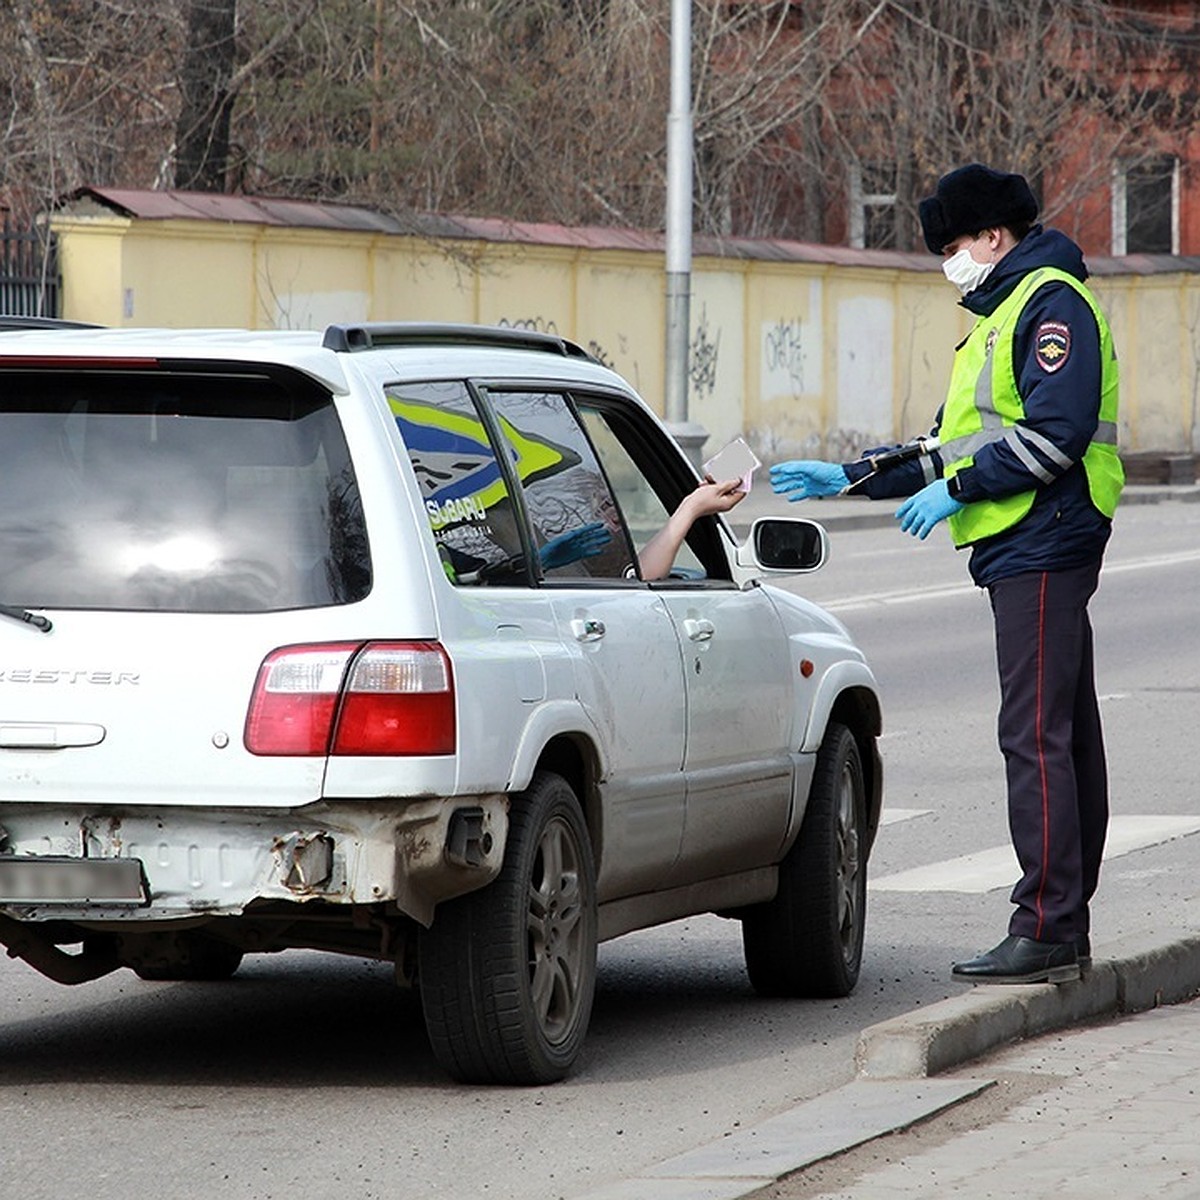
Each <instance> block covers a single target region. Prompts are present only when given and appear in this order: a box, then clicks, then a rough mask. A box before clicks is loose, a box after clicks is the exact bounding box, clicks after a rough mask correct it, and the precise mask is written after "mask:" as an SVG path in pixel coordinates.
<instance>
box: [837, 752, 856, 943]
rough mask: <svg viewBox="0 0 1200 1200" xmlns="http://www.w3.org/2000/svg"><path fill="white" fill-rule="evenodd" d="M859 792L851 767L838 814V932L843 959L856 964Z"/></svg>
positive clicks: (846, 770)
mask: <svg viewBox="0 0 1200 1200" xmlns="http://www.w3.org/2000/svg"><path fill="white" fill-rule="evenodd" d="M857 799H858V789H857V787H856V786H855V777H854V772H853V771H852V770H851V769H850V765H849V764H846V766H845V767H844V768H843V770H842V777H841V780H840V781H839V786H838V813H837V885H838V931H839V934H840V937H841V943H842V956H843V958H844V959H845V961H846V962H847V963H853V962H854V960H855V958H856V957H857V955H858V943H859V935H860V925H861V921H860V910H861V907H862V898H861V894H860V887H859V883H860V874H861V871H862V859H861V855H860V852H859V829H858V804H857Z"/></svg>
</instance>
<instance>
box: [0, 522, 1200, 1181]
mask: <svg viewBox="0 0 1200 1200" xmlns="http://www.w3.org/2000/svg"><path fill="white" fill-rule="evenodd" d="M792 586H794V587H795V588H796V590H798V591H800V592H802V593H803V594H806V595H808V596H810V597H812V598H813V599H815V600H817V601H819V602H821V603H824V604H828V605H829V606H830V607H831V608H833V609H834V611H836V612H837V613H838V615H839V616H840V617H841V618H842V619H843V620H844V621H845V622H846V623H847V624H848V625H849V626H850V628H851V629H852V631H853V632H854V633H855V635H856V637H857V638H858V639H859V641H860V643H861V644H862V645H863V646H864V648H865V649H866V651H867V653H868V654H869V656H870V657H871V660H872V663H873V666H874V668H875V671H876V674H877V676H878V678H879V680H880V684H881V688H882V691H883V697H884V703H885V726H886V733H885V740H884V742H883V744H882V750H883V754H884V760H885V768H886V771H887V791H886V801H885V803H886V806H887V808H888V809H889V810H892V812H893V813H895V814H896V815H897V816H898V817H899V819H897V820H895V821H894V822H893V823H890V824H888V825H887V826H886V827H885V828H884V829H883V830H882V831H881V834H880V838H879V842H878V845H877V851H876V855H875V858H874V860H873V862H872V877H873V878H875V879H877V880H885V879H887V878H889V877H893V876H895V875H896V874H897V873H898V872H901V871H908V870H912V869H916V868H924V867H928V866H930V865H932V864H937V863H943V862H945V861H947V860H951V859H954V858H956V857H957V856H961V855H967V854H972V853H976V852H979V851H983V850H986V849H990V848H994V847H1001V846H1003V845H1005V844H1006V843H1007V830H1006V826H1005V819H1004V813H1003V788H1002V778H1001V764H1000V759H999V754H998V752H997V750H996V748H995V741H994V723H995V710H996V702H997V692H996V685H995V681H994V678H993V664H992V657H991V656H992V649H991V640H990V639H991V627H990V620H989V616H988V612H987V601H986V598H985V597H983V596H982V595H981V594H979V593H978V592H976V591H975V590H974V589H973V588H971V587H970V586H969V584H968V583H967V582H966V571H965V561H964V559H963V558H962V557H961V556H959V555H956V554H955V553H954V552H953V551H952V550H951V549H950V548H949V546H948V543H947V541H946V539H945V536H944V534H943V533H941V531H939V532H938V533H936V534H935V535H934V537H933V538H931V539H930V541H929V542H928V543H925V544H916V543H912V542H910V540H909V539H907V538H905V537H903V535H901V534H899V533H898V532H896V531H895V530H892V529H874V530H862V531H853V532H835V533H834V535H833V556H832V559H831V561H830V563H829V564H828V565H827V566H826V567H825V568H824V569H823V570H822V571H821V572H820V573H818V574H817V575H814V576H811V577H806V578H804V579H801V580H798V581H796V582H795V583H794V585H792ZM1197 595H1200V505H1189V504H1179V503H1168V504H1161V505H1154V506H1143V507H1135V506H1130V507H1128V508H1126V509H1123V510H1122V512H1121V514H1120V519H1119V522H1118V529H1117V533H1116V535H1115V537H1114V542H1113V546H1112V549H1111V551H1110V554H1109V565H1108V567H1107V569H1106V572H1105V575H1104V577H1103V580H1102V585H1101V590H1100V593H1099V595H1098V597H1097V598H1096V600H1095V601H1094V603H1093V619H1094V623H1095V626H1096V630H1097V641H1098V660H1099V663H1098V675H1099V684H1100V690H1101V693H1102V695H1103V697H1104V700H1103V707H1104V713H1105V718H1106V723H1107V724H1106V730H1107V736H1108V742H1109V753H1110V766H1111V776H1112V792H1113V807H1114V812H1116V813H1118V814H1121V815H1123V816H1128V817H1130V818H1137V817H1143V816H1146V815H1175V816H1195V817H1197V819H1198V823H1200V796H1198V795H1197V789H1196V787H1195V785H1194V779H1193V775H1194V771H1193V766H1192V759H1191V753H1190V752H1191V750H1192V749H1193V747H1194V746H1195V744H1196V738H1197V735H1196V728H1197V714H1198V711H1200V684H1198V683H1197V681H1198V680H1200V639H1197V637H1196V621H1195V617H1194V616H1193V609H1194V607H1195V602H1196V601H1195V598H1196V596H1197ZM918 814H919V815H918ZM1198 852H1200V839H1197V838H1195V837H1177V838H1175V839H1174V840H1170V841H1166V842H1158V843H1157V844H1153V845H1148V846H1145V847H1143V848H1140V849H1136V850H1134V851H1133V852H1131V853H1128V854H1125V855H1123V856H1121V857H1118V858H1113V859H1112V860H1110V862H1109V863H1108V864H1107V865H1106V867H1105V871H1104V875H1103V879H1102V883H1101V892H1100V895H1099V897H1098V900H1097V904H1096V906H1095V940H1096V941H1097V943H1098V944H1102V943H1103V942H1104V941H1105V940H1107V939H1109V938H1115V937H1117V936H1119V935H1121V934H1123V933H1127V932H1136V931H1142V930H1148V929H1153V928H1154V926H1155V923H1156V922H1162V923H1164V924H1166V923H1171V924H1174V923H1178V922H1179V921H1180V920H1181V919H1186V917H1187V914H1188V913H1189V912H1193V913H1194V912H1195V911H1196V909H1197V893H1198V892H1200V884H1197V883H1196V882H1195V881H1196V880H1197V878H1198V877H1200V876H1198V873H1197V870H1196V860H1197V854H1198ZM1007 916H1008V903H1007V898H1006V893H1005V891H1004V890H1003V889H1000V890H991V891H986V892H965V891H958V890H955V891H939V890H934V889H932V888H930V889H928V890H925V889H922V888H920V887H918V888H917V890H913V891H892V890H873V891H872V893H871V896H870V904H869V918H868V939H867V954H866V960H865V963H864V968H863V975H862V979H861V982H860V985H859V988H858V990H857V992H856V994H855V995H854V996H853V997H852V998H851V999H849V1000H847V1001H844V1002H840V1003H830V1002H821V1003H790V1002H775V1001H771V1002H768V1001H763V1000H760V999H758V998H756V997H755V995H754V994H753V992H752V991H751V989H750V986H749V983H748V981H747V979H746V975H745V971H744V969H743V967H742V960H741V947H740V934H739V930H738V927H737V926H736V925H734V924H733V923H730V922H726V921H722V920H720V919H718V918H715V917H712V918H703V919H698V920H691V921H685V922H679V923H677V924H674V925H671V926H668V927H665V928H663V929H659V930H652V931H646V932H644V933H639V934H634V935H631V936H629V937H626V938H624V939H620V940H618V941H616V942H612V943H609V944H607V945H606V946H604V947H602V949H601V975H600V986H599V992H598V996H597V1001H596V1007H595V1012H594V1016H593V1021H592V1028H591V1032H590V1035H589V1040H588V1043H587V1048H586V1052H585V1056H584V1059H583V1061H582V1063H581V1066H580V1069H579V1071H578V1072H577V1074H576V1075H575V1076H574V1077H572V1078H571V1079H570V1080H569V1081H567V1082H566V1083H564V1084H560V1085H558V1086H556V1087H552V1088H545V1089H529V1090H513V1089H479V1088H461V1087H457V1086H454V1085H452V1084H450V1083H448V1082H447V1081H446V1080H445V1079H444V1078H443V1077H442V1076H441V1074H440V1072H439V1071H438V1069H437V1067H436V1065H435V1064H434V1062H433V1060H432V1057H431V1055H430V1053H429V1051H428V1049H427V1047H426V1045H425V1041H424V1034H423V1031H422V1027H421V1022H420V1017H419V1013H418V1011H417V1009H416V1006H415V1004H414V1003H413V1002H412V1000H411V998H407V997H405V996H404V995H403V994H400V993H398V992H397V991H396V990H395V988H394V986H393V983H392V980H391V975H390V972H389V971H388V970H387V969H385V968H383V967H381V966H378V965H376V964H371V963H365V962H360V961H357V960H345V959H339V958H334V957H329V956H321V955H317V954H311V953H307V952H295V953H290V954H286V955H280V956H275V957H271V958H261V959H257V960H254V959H251V960H248V961H247V962H246V964H245V965H244V966H243V968H242V970H241V971H240V972H239V973H238V975H237V977H236V978H235V979H234V980H233V981H231V982H230V983H227V984H151V983H143V982H140V981H138V980H136V979H135V978H134V977H133V976H132V975H128V974H126V973H121V974H118V975H115V976H111V977H109V978H107V979H104V980H100V981H97V982H95V983H92V984H87V985H84V986H82V987H79V988H74V989H72V988H65V987H61V986H60V985H57V984H53V983H50V982H49V981H47V980H44V979H42V978H41V977H39V976H38V975H36V974H35V973H34V972H32V971H31V970H30V969H29V968H27V967H25V966H24V965H23V964H21V963H13V962H6V963H3V964H0V1012H3V1014H4V1020H3V1023H2V1024H0V1168H2V1174H0V1179H3V1185H2V1186H0V1194H3V1195H12V1196H21V1197H23V1198H25V1200H40V1198H43V1197H44V1198H46V1200H60V1198H61V1197H64V1196H68V1195H75V1194H86V1195H88V1196H89V1197H90V1198H91V1200H117V1198H121V1200H124V1198H126V1197H129V1196H132V1195H142V1194H151V1195H156V1196H158V1197H162V1198H163V1200H184V1198H190V1197H206V1198H208V1197H213V1196H220V1197H222V1200H224V1198H226V1197H253V1198H255V1200H259V1198H269V1197H287V1198H289V1200H308V1198H309V1197H313V1198H316V1197H321V1198H322V1200H324V1198H325V1197H327V1196H328V1195H330V1194H331V1193H332V1192H334V1191H335V1190H336V1191H338V1192H340V1194H342V1195H345V1196H348V1197H355V1198H356V1200H358V1198H362V1200H366V1198H370V1197H376V1196H379V1197H383V1196H386V1197H388V1198H389V1200H409V1198H413V1200H415V1198H418V1197H420V1198H425V1197H452V1198H454V1200H477V1198H480V1197H496V1198H500V1200H504V1198H508V1197H513V1198H515V1197H518V1196H519V1197H522V1200H556V1198H558V1197H564V1198H566V1200H570V1198H571V1197H573V1196H576V1195H579V1194H581V1193H584V1192H586V1191H588V1190H591V1189H593V1188H596V1187H599V1186H601V1185H602V1184H604V1183H606V1182H610V1181H615V1180H619V1179H621V1178H623V1177H624V1176H625V1175H627V1174H632V1173H633V1172H634V1171H635V1170H636V1169H638V1168H641V1167H645V1166H647V1165H649V1164H652V1163H654V1162H656V1161H658V1160H660V1159H662V1158H665V1157H668V1156H670V1155H673V1154H677V1153H681V1152H683V1151H685V1150H688V1149H690V1148H692V1147H694V1146H697V1145H700V1144H702V1143H706V1142H709V1141H712V1140H713V1139H716V1138H719V1137H721V1136H722V1134H724V1133H726V1132H729V1131H731V1130H734V1129H736V1128H738V1127H739V1125H746V1124H751V1123H754V1122H757V1121H760V1120H762V1119H764V1118H766V1117H769V1116H771V1115H773V1114H774V1113H777V1112H779V1111H780V1110H781V1109H784V1108H787V1107H788V1106H790V1105H791V1104H794V1103H796V1102H797V1101H799V1100H803V1099H807V1098H810V1097H812V1096H816V1095H819V1094H821V1093H822V1092H825V1091H827V1090H829V1089H831V1088H833V1087H836V1086H839V1085H840V1084H842V1083H845V1082H846V1081H848V1080H849V1079H850V1078H851V1076H852V1072H853V1063H852V1060H853V1050H854V1045H855V1042H856V1039H857V1035H858V1032H859V1031H860V1030H861V1029H862V1028H863V1027H864V1026H866V1025H869V1024H872V1023H874V1022H876V1021H879V1020H882V1019H884V1018H886V1017H889V1016H893V1015H896V1014H898V1013H901V1012H905V1011H908V1010H910V1009H911V1008H913V1007H915V1006H918V1005H924V1004H929V1003H932V1002H935V1001H937V1000H940V999H942V998H944V997H946V996H948V995H952V994H954V993H955V992H956V991H957V987H956V986H955V985H952V984H951V983H950V982H949V979H948V964H949V963H950V962H951V961H952V960H953V959H954V958H955V957H956V956H959V955H961V954H963V953H964V952H968V953H969V952H973V951H975V950H977V949H981V948H986V947H987V946H990V945H991V944H993V943H994V942H995V941H996V940H998V939H999V937H1001V936H1002V935H1003V933H1004V926H1005V922H1006V921H1007Z"/></svg>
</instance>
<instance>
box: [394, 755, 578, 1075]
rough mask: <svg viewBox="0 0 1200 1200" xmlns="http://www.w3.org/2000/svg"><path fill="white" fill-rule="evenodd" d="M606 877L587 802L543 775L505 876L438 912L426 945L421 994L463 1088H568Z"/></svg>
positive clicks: (516, 821) (522, 817) (527, 801)
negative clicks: (597, 861)
mask: <svg viewBox="0 0 1200 1200" xmlns="http://www.w3.org/2000/svg"><path fill="white" fill-rule="evenodd" d="M596 931H597V920H596V871H595V866H594V864H593V860H592V849H591V842H590V840H589V838H588V832H587V826H586V825H585V823H584V820H583V813H582V812H581V810H580V807H579V802H578V800H577V799H576V798H575V794H574V792H573V791H572V790H571V788H570V786H569V785H568V784H567V783H566V781H565V780H563V779H562V778H561V777H560V776H558V775H554V774H551V773H549V772H538V773H537V774H536V775H535V776H534V779H533V782H532V784H531V785H530V787H529V789H528V791H525V792H521V793H519V794H517V795H514V796H513V797H512V808H511V811H510V814H509V832H508V842H507V845H506V846H505V850H504V865H503V867H502V868H501V871H500V874H499V876H498V877H497V878H496V880H495V881H494V882H493V883H491V884H489V885H488V886H487V887H486V888H483V889H481V890H480V891H477V892H470V893H468V894H467V895H465V896H460V897H458V898H457V899H455V900H451V901H448V902H446V903H444V904H440V905H439V906H438V909H437V912H436V913H435V914H434V920H433V925H432V926H431V927H430V928H429V929H423V930H422V931H421V934H420V941H419V949H418V959H417V983H418V987H419V990H420V995H421V1004H422V1008H423V1010H424V1013H425V1027H426V1029H427V1031H428V1033H429V1041H430V1044H431V1045H432V1047H433V1052H434V1055H435V1056H436V1058H437V1060H438V1062H439V1063H440V1064H441V1065H442V1067H443V1068H444V1069H445V1070H446V1071H447V1072H448V1073H449V1074H450V1075H451V1076H453V1077H454V1078H455V1079H457V1080H459V1081H461V1082H463V1083H502V1084H544V1083H554V1082H556V1081H558V1080H560V1079H562V1078H563V1077H564V1076H565V1075H566V1074H567V1073H568V1072H569V1071H570V1069H571V1067H572V1066H573V1065H574V1063H575V1060H576V1058H577V1057H578V1055H579V1052H580V1049H581V1047H582V1045H583V1039H584V1035H585V1033H586V1032H587V1025H588V1020H589V1018H590V1016H591V1010H592V996H593V993H594V992H595V987H596Z"/></svg>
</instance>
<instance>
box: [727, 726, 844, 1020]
mask: <svg viewBox="0 0 1200 1200" xmlns="http://www.w3.org/2000/svg"><path fill="white" fill-rule="evenodd" d="M865 830H866V788H865V786H864V783H863V769H862V759H861V757H860V755H859V750H858V743H857V742H856V741H855V740H854V735H853V734H852V733H851V732H850V730H849V729H847V728H846V727H845V726H844V725H839V724H837V723H836V722H830V724H829V727H828V729H827V730H826V731H825V738H824V740H823V741H822V743H821V748H820V750H819V751H818V753H817V763H816V770H815V772H814V775H813V782H812V789H811V792H810V794H809V798H808V807H807V809H806V810H805V813H804V822H803V824H802V825H801V827H800V835H799V837H798V838H797V839H796V842H795V844H794V845H793V846H792V848H791V850H789V851H788V854H787V856H786V857H785V858H784V860H783V862H782V863H780V865H779V890H778V892H777V893H776V895H775V898H774V899H773V900H771V901H769V902H768V903H766V904H758V905H755V906H753V907H752V908H749V909H747V910H746V911H745V913H744V915H743V919H742V945H743V948H744V950H745V954H746V968H747V970H748V971H749V973H750V982H751V983H752V984H753V985H754V989H755V991H757V992H759V993H760V994H761V995H764V996H813V997H838V996H848V995H849V994H850V993H851V992H852V991H853V990H854V985H855V984H856V983H857V982H858V973H859V967H860V966H861V963H862V951H863V934H864V931H865V928H866V912H867V863H866V851H867V842H866V836H865Z"/></svg>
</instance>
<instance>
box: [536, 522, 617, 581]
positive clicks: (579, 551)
mask: <svg viewBox="0 0 1200 1200" xmlns="http://www.w3.org/2000/svg"><path fill="white" fill-rule="evenodd" d="M611 541H612V534H611V533H609V531H608V529H607V527H606V526H605V524H604V522H603V521H589V522H588V523H587V524H586V525H580V527H579V528H578V529H568V530H567V532H566V533H560V534H559V535H558V537H553V538H551V539H550V540H549V541H548V542H547V543H546V544H545V545H544V546H543V547H542V548H541V549H540V550H539V551H538V558H540V559H541V561H542V566H543V567H545V568H546V570H547V571H552V570H553V569H554V568H555V567H565V566H566V565H567V564H568V563H573V562H578V561H579V560H580V559H581V558H593V557H594V556H595V555H597V554H599V553H600V552H601V551H602V550H603V549H604V547H605V546H607V545H608V543H609V542H611Z"/></svg>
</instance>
